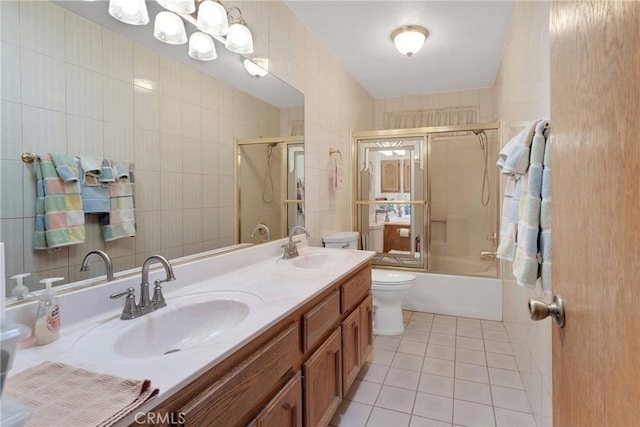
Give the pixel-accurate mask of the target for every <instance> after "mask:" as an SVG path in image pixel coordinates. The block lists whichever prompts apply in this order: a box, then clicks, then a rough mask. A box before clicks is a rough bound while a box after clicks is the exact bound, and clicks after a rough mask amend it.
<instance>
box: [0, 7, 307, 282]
mask: <svg viewBox="0 0 640 427" xmlns="http://www.w3.org/2000/svg"><path fill="white" fill-rule="evenodd" d="M1 7H2V10H1V13H2V47H1V49H2V51H1V54H2V55H1V57H2V91H1V97H2V106H1V110H2V144H1V145H2V150H1V153H0V158H1V160H0V161H1V163H0V165H1V167H0V171H1V172H0V173H1V177H0V182H1V185H2V188H1V191H2V203H1V205H0V218H1V219H0V239H1V240H2V241H4V242H5V244H6V250H5V251H6V274H7V275H8V276H10V275H13V274H16V273H19V272H23V271H27V272H31V273H34V275H33V276H32V277H31V278H29V285H30V286H31V287H32V288H37V285H34V284H35V283H37V280H38V279H39V278H40V277H43V276H63V277H66V278H67V279H68V280H69V281H76V280H80V279H83V278H85V275H86V277H89V274H92V275H97V274H104V273H103V271H102V267H101V265H100V264H98V263H96V265H95V267H93V268H92V271H91V272H89V273H80V272H79V264H80V263H81V261H82V258H83V257H84V255H85V254H86V253H87V252H88V251H90V250H92V249H103V250H106V251H107V252H108V253H109V254H110V255H111V256H112V258H113V260H114V264H115V267H116V270H123V269H128V268H132V267H135V266H137V265H138V266H139V265H141V263H142V261H143V260H144V259H145V258H146V257H147V256H149V255H150V254H152V253H161V254H163V255H165V256H167V257H169V258H175V257H179V256H183V255H188V254H192V253H196V252H200V251H203V250H208V249H213V248H217V247H221V246H226V245H229V244H231V243H233V242H234V235H233V233H234V230H235V217H234V215H235V212H234V191H233V188H234V185H233V182H234V169H233V168H234V166H233V165H234V162H233V160H234V154H233V141H234V137H255V136H258V135H278V134H279V130H280V126H281V124H280V112H279V110H278V109H276V108H275V107H272V106H270V105H268V104H266V103H264V102H262V101H260V100H257V99H255V98H253V97H251V96H249V95H246V94H245V93H243V92H240V91H239V90H237V89H234V88H232V87H231V86H229V85H227V84H225V83H223V82H221V81H217V80H214V79H212V78H210V77H208V76H206V75H204V74H202V73H200V72H199V71H195V70H194V69H192V68H190V67H188V66H185V65H183V64H182V63H179V62H176V61H174V60H172V59H169V58H168V57H166V56H163V55H161V54H158V53H157V52H155V51H153V50H150V49H147V48H145V47H143V46H141V45H139V44H136V43H132V42H131V41H129V40H127V39H125V38H122V37H120V36H119V35H117V34H115V33H114V32H112V31H110V30H107V29H106V28H103V27H101V26H99V25H96V24H94V23H91V22H89V21H86V20H84V19H82V18H80V17H78V16H76V15H74V14H72V13H69V12H67V11H66V10H65V9H62V8H60V7H58V6H56V5H53V4H52V3H49V2H47V1H29V2H26V1H24V2H13V1H8V2H7V1H3V2H2V3H1ZM294 113H295V112H291V115H294ZM297 114H298V115H299V114H300V113H299V111H298V112H297ZM288 115H289V114H288ZM259 118H261V119H260V120H259ZM262 118H266V119H262ZM24 151H30V152H34V153H41V152H62V153H71V154H87V155H93V156H104V157H106V158H113V159H121V160H125V161H129V162H134V163H135V165H136V222H137V225H138V236H137V237H136V238H127V239H121V240H117V241H115V242H109V243H106V244H105V242H104V241H103V240H102V237H101V227H100V225H99V222H98V221H99V220H98V217H97V216H95V215H87V216H86V219H87V241H86V243H85V244H83V245H77V246H74V247H70V248H64V249H62V250H60V251H59V252H55V253H52V254H48V253H46V252H44V251H33V250H32V246H31V239H32V233H33V228H34V216H35V182H34V181H35V180H34V178H33V174H32V168H31V167H30V166H28V165H26V164H24V163H22V162H21V161H20V160H19V159H20V154H21V153H22V152H24ZM8 286H13V285H12V284H11V285H8Z"/></svg>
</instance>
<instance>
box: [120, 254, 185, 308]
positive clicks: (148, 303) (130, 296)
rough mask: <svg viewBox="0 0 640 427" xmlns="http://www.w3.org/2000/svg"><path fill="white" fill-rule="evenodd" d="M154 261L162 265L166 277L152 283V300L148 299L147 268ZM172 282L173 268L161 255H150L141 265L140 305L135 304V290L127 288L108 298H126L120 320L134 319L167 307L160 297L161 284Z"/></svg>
mask: <svg viewBox="0 0 640 427" xmlns="http://www.w3.org/2000/svg"><path fill="white" fill-rule="evenodd" d="M154 261H158V262H159V263H160V264H162V266H163V267H164V270H165V272H166V274H167V276H166V277H165V279H164V280H160V279H158V280H156V281H155V282H154V284H155V287H154V288H153V298H149V266H150V265H151V264H152V263H153V262H154ZM172 280H176V276H174V274H173V267H172V266H171V263H169V261H167V259H166V258H165V257H163V256H162V255H151V256H150V257H149V258H147V259H146V260H145V261H144V263H143V264H142V279H141V283H140V303H139V304H136V300H135V298H136V296H135V290H134V289H133V288H128V289H127V290H126V291H124V292H117V293H115V294H113V295H111V296H110V298H111V299H116V298H120V297H124V296H126V297H127V298H126V301H125V305H124V309H123V310H122V315H121V316H120V318H121V319H123V320H129V319H135V318H136V317H140V316H143V315H145V314H147V313H151V312H152V311H154V310H157V309H159V308H162V307H164V306H166V305H167V303H166V301H165V300H164V296H163V295H162V286H161V284H162V283H164V282H170V281H172Z"/></svg>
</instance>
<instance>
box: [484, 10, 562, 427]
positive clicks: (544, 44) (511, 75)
mask: <svg viewBox="0 0 640 427" xmlns="http://www.w3.org/2000/svg"><path fill="white" fill-rule="evenodd" d="M550 96H551V95H550V68H549V3H548V2H518V3H517V4H516V6H515V9H514V15H513V18H512V21H511V29H510V32H509V35H508V38H507V43H506V46H505V49H504V54H503V57H502V64H501V66H500V69H499V70H498V75H497V77H496V83H495V85H494V102H495V107H494V110H495V111H496V113H497V115H498V116H499V117H500V118H501V119H502V120H503V137H502V140H503V143H506V142H507V141H508V140H509V138H510V137H511V136H513V135H514V134H515V133H517V132H518V131H520V130H521V128H522V127H523V123H526V122H530V121H532V120H535V119H537V118H541V117H549V114H550V110H551V107H550V103H551V100H550ZM552 119H553V118H552ZM551 134H552V135H553V126H552V127H551ZM502 268H503V274H502V278H503V286H502V289H503V305H502V306H503V321H504V325H505V327H506V329H507V332H508V334H509V338H510V339H511V345H512V347H513V352H514V355H515V358H516V361H517V363H518V369H519V371H520V375H521V376H522V380H523V383H524V387H525V391H526V393H527V397H528V398H529V402H530V403H531V409H532V411H533V415H534V417H535V420H536V424H537V425H541V426H549V425H552V403H553V402H552V394H551V393H552V383H551V378H552V377H551V328H552V327H555V326H552V323H551V320H550V319H545V320H543V321H539V322H532V321H531V320H530V319H529V312H528V310H527V301H528V299H529V298H531V297H539V296H541V295H540V290H539V287H538V288H537V289H536V290H535V291H531V290H527V289H524V288H521V287H519V286H518V285H517V284H516V282H515V280H514V279H513V275H512V274H511V273H512V266H511V263H507V262H503V266H502Z"/></svg>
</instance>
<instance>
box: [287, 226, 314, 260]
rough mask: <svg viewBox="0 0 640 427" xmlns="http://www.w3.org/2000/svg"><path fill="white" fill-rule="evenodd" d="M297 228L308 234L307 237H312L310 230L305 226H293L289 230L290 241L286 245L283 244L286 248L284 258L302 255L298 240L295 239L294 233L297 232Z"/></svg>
mask: <svg viewBox="0 0 640 427" xmlns="http://www.w3.org/2000/svg"><path fill="white" fill-rule="evenodd" d="M297 230H301V231H303V232H304V234H306V235H307V239H310V238H311V236H310V235H309V232H308V231H307V229H306V228H304V227H303V226H301V225H296V226H295V227H292V228H291V230H289V243H287V244H286V245H282V247H283V248H284V254H283V255H282V258H283V259H291V258H295V257H297V256H298V255H300V254H299V253H298V247H297V246H296V245H297V244H298V242H294V241H293V235H294V234H296V233H295V232H296V231H297Z"/></svg>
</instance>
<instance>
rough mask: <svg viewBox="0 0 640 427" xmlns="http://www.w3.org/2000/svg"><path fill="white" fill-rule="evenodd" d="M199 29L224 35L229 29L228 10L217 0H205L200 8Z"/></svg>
mask: <svg viewBox="0 0 640 427" xmlns="http://www.w3.org/2000/svg"><path fill="white" fill-rule="evenodd" d="M196 25H197V27H198V29H199V30H200V31H203V32H205V33H207V34H211V35H212V36H224V35H226V34H227V32H228V31H229V20H228V18H227V11H226V10H224V7H223V6H222V5H221V4H220V3H218V2H217V1H212V0H204V1H203V2H202V3H200V7H199V8H198V19H197V23H196Z"/></svg>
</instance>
